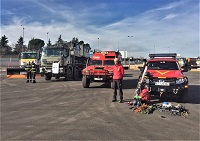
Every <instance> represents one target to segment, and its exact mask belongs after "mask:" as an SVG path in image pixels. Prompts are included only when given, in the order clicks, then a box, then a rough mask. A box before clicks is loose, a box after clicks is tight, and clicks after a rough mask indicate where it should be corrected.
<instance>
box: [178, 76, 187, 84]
mask: <svg viewBox="0 0 200 141" xmlns="http://www.w3.org/2000/svg"><path fill="white" fill-rule="evenodd" d="M187 81H188V80H187V78H186V77H185V78H179V79H177V80H176V84H182V83H185V82H187Z"/></svg>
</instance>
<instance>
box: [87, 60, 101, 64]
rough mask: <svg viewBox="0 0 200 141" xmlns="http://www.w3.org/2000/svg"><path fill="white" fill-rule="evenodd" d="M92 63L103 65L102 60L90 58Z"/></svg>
mask: <svg viewBox="0 0 200 141" xmlns="http://www.w3.org/2000/svg"><path fill="white" fill-rule="evenodd" d="M89 64H90V65H102V60H90V63H89Z"/></svg>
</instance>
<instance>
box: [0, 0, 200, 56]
mask: <svg viewBox="0 0 200 141" xmlns="http://www.w3.org/2000/svg"><path fill="white" fill-rule="evenodd" d="M21 25H23V26H21ZM23 27H24V39H25V44H28V41H29V40H31V38H39V39H42V40H44V41H45V43H46V42H47V38H50V40H51V41H52V43H55V41H56V40H57V39H58V37H59V35H61V36H62V39H63V40H65V41H70V40H71V39H72V38H73V37H76V38H78V39H79V40H83V41H84V42H85V43H89V44H90V45H91V47H92V49H95V48H98V42H99V49H101V50H116V49H117V48H119V49H120V50H124V51H128V52H129V55H130V56H134V57H140V56H143V57H147V56H148V54H149V53H154V52H156V53H161V52H162V53H165V52H177V53H180V54H181V55H182V56H185V57H197V56H198V55H199V50H200V48H199V0H1V35H2V36H3V35H6V36H7V38H8V40H9V44H10V45H12V46H13V45H14V44H15V43H16V42H17V40H18V39H19V37H20V36H22V35H23ZM47 33H48V34H47ZM128 36H131V37H128ZM98 38H99V39H98Z"/></svg>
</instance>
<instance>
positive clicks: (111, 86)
mask: <svg viewBox="0 0 200 141" xmlns="http://www.w3.org/2000/svg"><path fill="white" fill-rule="evenodd" d="M110 88H111V89H114V85H113V81H110Z"/></svg>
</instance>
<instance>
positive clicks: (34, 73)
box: [31, 61, 36, 83]
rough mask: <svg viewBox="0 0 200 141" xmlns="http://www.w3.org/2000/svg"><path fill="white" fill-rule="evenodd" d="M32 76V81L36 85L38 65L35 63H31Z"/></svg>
mask: <svg viewBox="0 0 200 141" xmlns="http://www.w3.org/2000/svg"><path fill="white" fill-rule="evenodd" d="M31 75H32V81H33V83H36V81H35V76H36V64H35V62H34V61H32V63H31Z"/></svg>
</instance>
